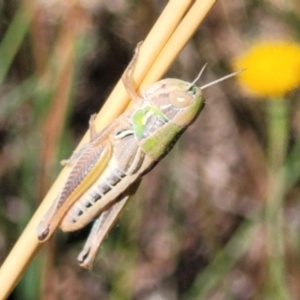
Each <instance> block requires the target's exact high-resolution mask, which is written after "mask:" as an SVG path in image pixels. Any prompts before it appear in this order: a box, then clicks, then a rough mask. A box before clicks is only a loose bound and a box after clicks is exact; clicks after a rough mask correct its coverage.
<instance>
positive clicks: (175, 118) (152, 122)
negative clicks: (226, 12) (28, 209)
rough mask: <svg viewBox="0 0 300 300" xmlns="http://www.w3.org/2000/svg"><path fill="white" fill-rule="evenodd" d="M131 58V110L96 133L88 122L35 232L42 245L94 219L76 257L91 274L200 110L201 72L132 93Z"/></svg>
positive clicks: (124, 77) (128, 79)
mask: <svg viewBox="0 0 300 300" xmlns="http://www.w3.org/2000/svg"><path fill="white" fill-rule="evenodd" d="M138 49H139V46H138V47H137V48H136V51H135V55H134V57H133V59H132V60H131V62H130V64H129V65H128V67H127V69H126V70H125V72H124V74H123V75H122V80H123V83H124V86H125V88H126V91H127V93H128V94H129V96H130V97H131V99H132V101H133V105H132V107H131V108H130V109H129V110H128V111H126V112H125V113H123V114H122V115H121V116H120V117H118V118H117V119H116V120H115V121H113V122H112V123H111V124H110V125H108V126H107V127H106V128H105V129H103V130H102V131H101V132H99V133H96V130H95V126H94V119H95V115H93V116H92V117H91V119H90V123H89V126H90V142H89V143H88V144H86V145H84V146H83V147H82V149H81V150H79V151H78V152H75V153H74V154H73V155H72V156H71V157H70V159H68V160H66V161H62V164H64V165H65V164H67V165H70V166H71V167H72V169H71V171H70V174H69V176H68V178H67V180H66V182H65V185H64V186H63V188H62V190H61V191H60V193H59V195H58V197H57V198H56V200H55V202H54V203H53V204H52V206H51V207H50V209H49V211H48V212H47V213H46V214H45V216H44V217H43V219H42V220H41V222H40V223H39V225H38V227H37V236H38V239H39V240H40V241H41V242H44V241H46V240H48V239H49V238H50V237H51V236H52V234H53V232H54V231H55V229H56V228H57V227H60V228H61V229H62V230H63V231H64V232H70V231H76V230H78V229H80V228H83V227H84V226H86V225H87V224H88V223H89V222H91V221H92V220H94V219H95V222H94V224H93V227H92V229H91V232H90V234H89V237H88V239H87V241H86V243H85V245H84V248H83V250H82V251H81V252H80V254H79V256H78V261H79V264H80V265H81V266H82V267H84V268H87V269H91V268H92V266H93V262H94V260H95V258H96V255H97V252H98V250H99V248H100V245H101V243H102V242H103V240H104V238H105V237H106V235H107V234H108V232H109V230H110V229H111V227H112V226H113V225H114V223H115V222H116V221H117V218H118V216H119V215H120V214H121V212H122V210H123V209H124V207H125V205H126V204H127V202H128V200H129V198H130V196H131V195H132V194H133V193H134V192H135V190H136V189H137V187H138V185H139V183H140V180H141V178H142V177H143V176H144V175H145V174H146V173H148V172H149V171H150V170H152V168H153V167H154V166H155V165H156V164H157V163H158V162H159V161H160V160H161V159H162V158H163V157H164V156H165V155H166V154H167V153H168V152H169V151H170V150H171V148H172V147H173V145H174V144H175V142H176V141H177V139H178V138H179V137H180V136H181V134H182V133H183V132H184V131H185V130H186V129H187V127H188V126H189V125H190V124H191V123H193V121H194V120H195V119H196V118H197V116H198V115H199V113H200V112H201V111H202V109H203V107H204V98H203V95H202V90H203V89H204V88H206V87H208V86H210V85H212V84H215V83H217V82H219V81H221V80H224V79H226V78H229V77H231V76H234V75H236V73H237V72H235V73H232V74H230V75H227V76H225V77H223V78H221V79H219V80H216V81H214V82H211V83H209V84H207V85H205V86H202V87H197V86H196V85H195V83H196V81H197V80H198V79H199V78H200V76H201V74H202V72H203V70H204V68H202V70H201V72H200V73H199V75H198V76H197V78H196V79H195V80H194V81H193V82H192V83H189V82H186V81H182V80H179V79H163V80H160V81H158V82H156V83H154V84H153V85H152V86H150V87H149V88H147V89H145V90H144V91H142V92H141V96H140V95H138V94H137V93H136V91H135V87H134V83H133V80H132V77H131V73H132V70H133V68H134V65H135V63H136V60H137V57H138V51H139V50H138Z"/></svg>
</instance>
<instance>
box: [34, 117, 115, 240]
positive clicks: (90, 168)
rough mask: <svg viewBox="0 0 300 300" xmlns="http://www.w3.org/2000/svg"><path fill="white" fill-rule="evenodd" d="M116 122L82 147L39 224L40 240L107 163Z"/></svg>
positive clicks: (111, 150) (54, 225)
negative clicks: (56, 195) (110, 136)
mask: <svg viewBox="0 0 300 300" xmlns="http://www.w3.org/2000/svg"><path fill="white" fill-rule="evenodd" d="M115 126H116V124H114V123H113V124H111V125H110V126H108V127H107V128H106V129H104V130H103V131H102V132H100V133H99V134H97V135H96V136H95V137H94V138H93V139H92V140H91V142H90V143H89V144H87V145H85V146H84V147H83V148H82V149H81V150H80V151H79V154H80V155H78V158H77V157H76V160H75V161H74V163H73V166H72V170H71V172H70V174H69V176H68V178H67V181H66V183H65V185H64V187H63V188H62V190H61V192H60V193H59V195H58V197H57V199H56V200H55V202H54V203H53V204H52V206H51V207H50V209H49V211H48V212H47V213H46V215H45V216H44V218H43V219H42V221H41V222H40V224H39V225H38V227H37V235H38V239H39V240H40V241H45V240H47V239H49V238H50V237H51V235H52V234H53V232H54V230H55V229H56V227H57V226H58V225H59V224H60V222H61V221H62V219H63V217H64V216H65V214H66V213H67V211H68V210H69V209H70V207H71V206H72V205H73V204H74V202H76V201H77V199H78V198H79V197H80V196H82V195H83V194H84V193H85V191H86V190H87V189H88V188H89V187H90V186H91V185H92V184H93V182H94V181H95V180H96V179H97V178H98V177H99V176H100V175H101V174H102V172H103V171H104V170H105V168H106V167H107V165H108V163H109V161H110V159H111V155H112V152H113V146H112V143H111V141H110V139H109V134H110V132H111V131H112V130H113V129H114V128H115ZM71 160H72V158H71Z"/></svg>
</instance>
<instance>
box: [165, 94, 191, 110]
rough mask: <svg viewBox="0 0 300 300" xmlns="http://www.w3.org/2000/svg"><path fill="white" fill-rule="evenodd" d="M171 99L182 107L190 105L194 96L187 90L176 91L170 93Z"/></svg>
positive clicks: (174, 103) (177, 105)
mask: <svg viewBox="0 0 300 300" xmlns="http://www.w3.org/2000/svg"><path fill="white" fill-rule="evenodd" d="M169 99H170V103H171V104H172V105H174V106H176V107H180V108H182V107H186V106H188V105H190V104H191V103H192V102H193V100H194V97H193V95H191V94H190V93H187V92H183V91H174V92H171V93H170V95H169Z"/></svg>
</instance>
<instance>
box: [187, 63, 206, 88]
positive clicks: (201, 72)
mask: <svg viewBox="0 0 300 300" xmlns="http://www.w3.org/2000/svg"><path fill="white" fill-rule="evenodd" d="M206 66H207V63H206V64H205V65H204V66H203V67H202V69H201V70H200V72H199V74H198V75H197V77H196V78H195V79H194V80H193V82H192V83H190V85H189V86H188V87H187V89H186V90H187V91H188V90H189V89H190V88H191V87H192V86H194V85H195V83H196V82H197V81H198V80H199V79H200V77H201V76H202V74H203V72H204V70H205V68H206Z"/></svg>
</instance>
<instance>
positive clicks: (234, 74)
mask: <svg viewBox="0 0 300 300" xmlns="http://www.w3.org/2000/svg"><path fill="white" fill-rule="evenodd" d="M202 69H203V68H202ZM245 70H246V69H241V70H238V71H236V72H233V73H231V74H228V75H226V76H223V77H221V78H219V79H217V80H214V81H212V82H210V83H207V84H205V85H202V86H201V87H200V89H201V90H202V91H203V90H204V89H206V88H208V87H210V86H212V85H215V84H217V83H219V82H221V81H224V80H226V79H228V78H230V77H233V76H236V75H238V74H240V73H241V72H243V71H245Z"/></svg>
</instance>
